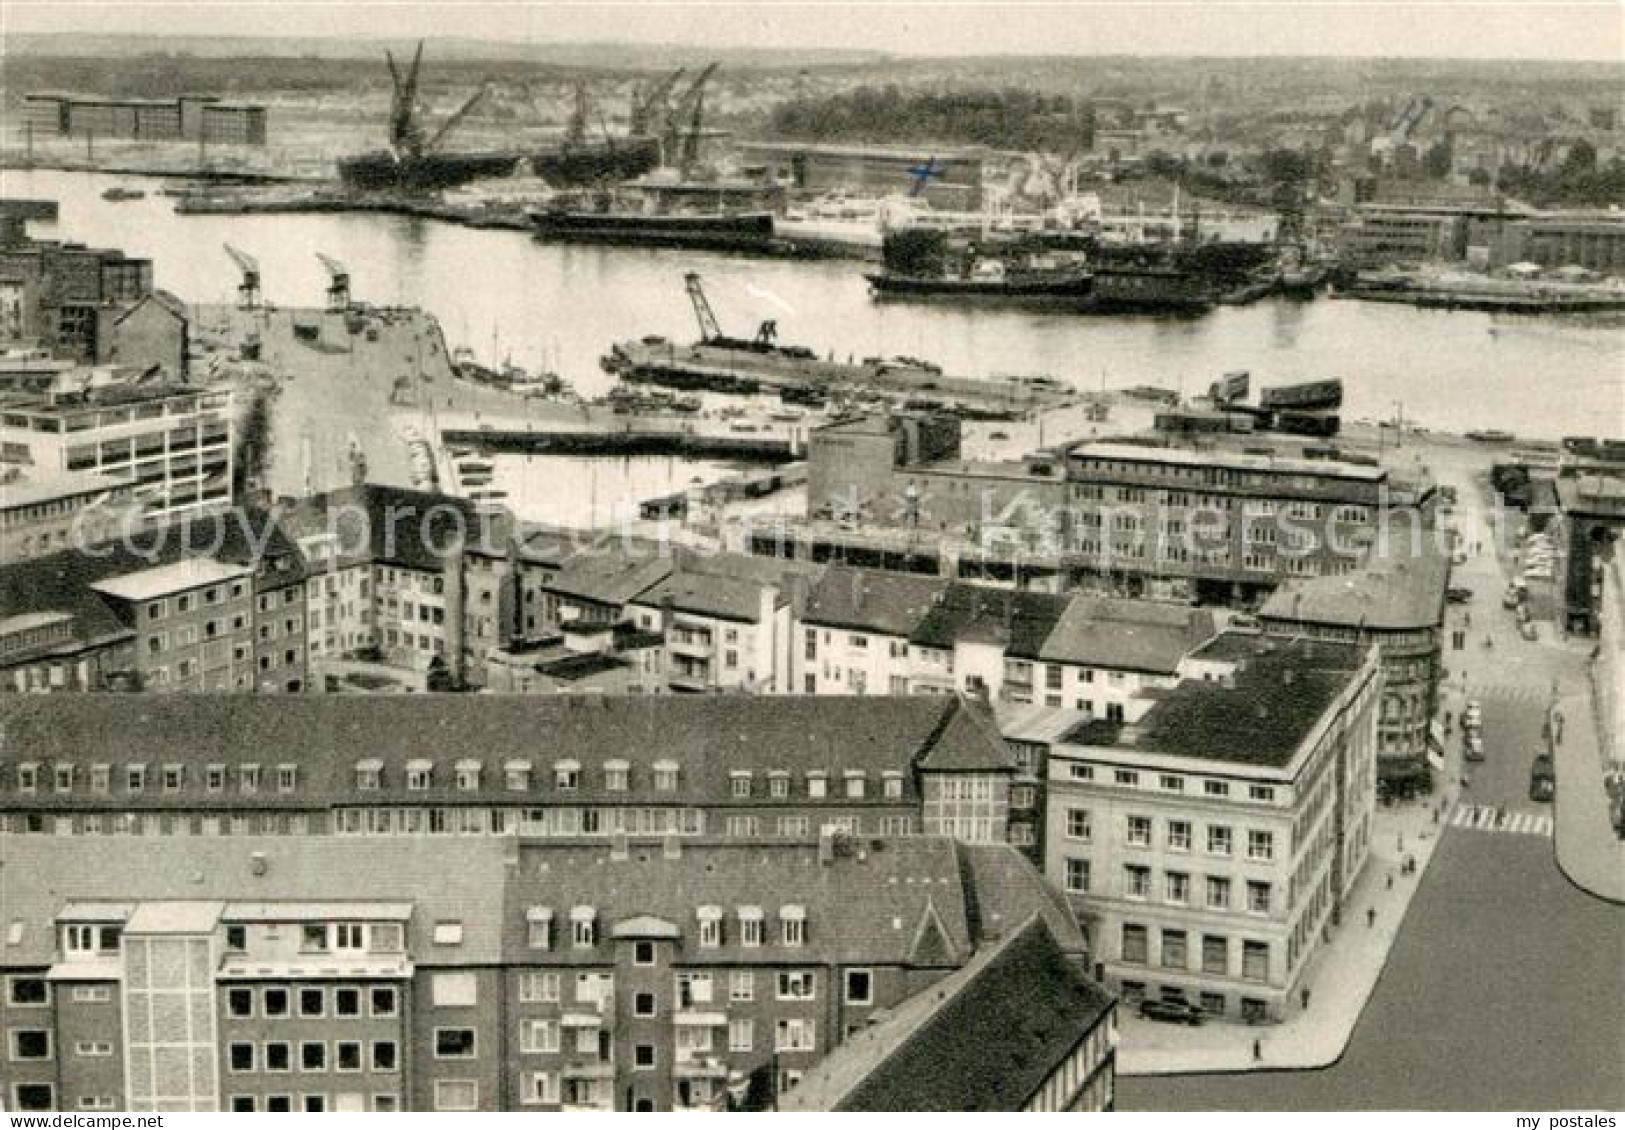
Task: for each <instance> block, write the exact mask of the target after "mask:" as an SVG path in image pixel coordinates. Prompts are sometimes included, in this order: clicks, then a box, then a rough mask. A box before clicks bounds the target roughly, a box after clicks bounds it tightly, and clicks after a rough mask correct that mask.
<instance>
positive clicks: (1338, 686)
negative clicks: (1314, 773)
mask: <svg viewBox="0 0 1625 1130" xmlns="http://www.w3.org/2000/svg"><path fill="white" fill-rule="evenodd" d="M1360 659H1361V651H1360V649H1359V648H1357V647H1355V646H1353V645H1349V644H1342V643H1329V642H1324V641H1319V640H1315V641H1309V640H1293V641H1291V642H1281V641H1269V640H1266V641H1263V642H1262V643H1261V644H1260V645H1259V648H1258V651H1257V654H1256V655H1255V656H1254V657H1253V658H1252V659H1251V660H1249V661H1247V662H1246V663H1244V664H1243V665H1242V667H1241V668H1240V669H1239V670H1238V671H1237V672H1236V673H1235V675H1234V677H1233V678H1230V679H1226V680H1205V679H1187V680H1185V681H1184V682H1182V683H1180V684H1179V685H1178V686H1176V687H1172V688H1170V689H1167V690H1164V691H1163V692H1162V693H1161V695H1160V696H1159V698H1158V701H1157V702H1156V704H1155V705H1153V706H1152V707H1151V709H1150V710H1148V711H1147V712H1146V714H1145V716H1144V717H1142V718H1141V719H1140V720H1139V721H1138V722H1135V723H1122V722H1113V721H1106V720H1095V721H1090V722H1084V723H1082V724H1080V725H1079V726H1077V727H1075V728H1074V729H1073V730H1071V731H1069V732H1068V733H1067V734H1066V735H1065V737H1064V738H1063V739H1062V740H1063V741H1064V742H1065V743H1066V744H1068V745H1085V746H1098V747H1108V748H1115V749H1121V750H1135V751H1142V752H1145V753H1148V754H1166V755H1169V756H1173V757H1184V758H1193V759H1197V760H1203V761H1227V762H1233V763H1236V764H1241V765H1256V766H1261V767H1264V768H1270V769H1284V768H1286V767H1287V766H1288V765H1289V764H1290V763H1291V761H1292V758H1293V756H1294V755H1295V754H1296V753H1297V751H1298V747H1299V746H1300V745H1301V744H1302V743H1303V740H1304V739H1305V738H1306V737H1307V736H1308V735H1309V734H1310V732H1311V731H1312V730H1313V729H1314V728H1315V726H1316V724H1318V723H1319V721H1320V719H1321V717H1322V716H1323V715H1324V714H1325V713H1326V711H1327V709H1328V708H1329V707H1330V706H1331V704H1332V703H1333V702H1334V701H1335V700H1336V698H1337V696H1338V695H1339V694H1340V693H1342V691H1343V689H1344V687H1346V686H1347V685H1348V683H1349V680H1350V678H1351V677H1352V674H1353V672H1354V671H1356V670H1357V669H1358V668H1359V666H1360Z"/></svg>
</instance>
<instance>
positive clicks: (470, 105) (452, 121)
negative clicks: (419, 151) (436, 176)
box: [423, 83, 491, 150]
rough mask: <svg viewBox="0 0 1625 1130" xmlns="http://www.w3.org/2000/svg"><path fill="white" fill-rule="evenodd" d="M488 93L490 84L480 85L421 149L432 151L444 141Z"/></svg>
mask: <svg viewBox="0 0 1625 1130" xmlns="http://www.w3.org/2000/svg"><path fill="white" fill-rule="evenodd" d="M490 92H491V84H490V83H485V84H483V85H481V86H480V88H479V89H478V90H476V91H475V92H474V93H473V94H472V95H471V96H470V97H469V99H468V101H467V102H464V103H463V104H462V105H461V106H459V107H457V109H456V110H455V111H454V112H453V113H452V115H451V117H449V118H447V119H446V120H445V122H444V123H443V124H442V125H441V126H440V128H439V129H437V130H435V132H434V136H433V137H431V138H429V140H428V141H427V142H426V143H425V144H424V146H423V148H424V149H425V150H430V149H433V148H434V147H435V146H437V145H439V144H440V143H441V142H442V141H443V140H445V138H446V135H447V134H449V133H451V131H452V130H453V129H455V128H457V124H458V123H459V122H461V121H462V120H463V119H464V118H466V117H468V115H469V114H471V113H473V112H474V107H476V106H478V105H479V104H480V103H481V102H482V101H483V100H484V99H485V96H486V95H487V94H489V93H490Z"/></svg>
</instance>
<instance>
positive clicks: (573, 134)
mask: <svg viewBox="0 0 1625 1130" xmlns="http://www.w3.org/2000/svg"><path fill="white" fill-rule="evenodd" d="M586 141H587V83H586V80H584V79H577V80H576V83H575V105H574V106H572V107H571V109H570V122H569V124H568V125H566V126H565V127H564V147H565V148H566V149H577V148H580V147H581V146H582V145H585V144H586Z"/></svg>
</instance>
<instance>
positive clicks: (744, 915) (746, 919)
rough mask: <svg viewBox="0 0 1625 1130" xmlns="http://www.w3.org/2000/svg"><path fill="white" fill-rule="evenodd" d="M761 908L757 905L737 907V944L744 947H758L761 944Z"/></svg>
mask: <svg viewBox="0 0 1625 1130" xmlns="http://www.w3.org/2000/svg"><path fill="white" fill-rule="evenodd" d="M762 923H763V918H762V908H761V907H759V906H742V907H740V908H739V944H740V945H742V946H744V947H745V948H746V949H758V948H760V946H761V944H762Z"/></svg>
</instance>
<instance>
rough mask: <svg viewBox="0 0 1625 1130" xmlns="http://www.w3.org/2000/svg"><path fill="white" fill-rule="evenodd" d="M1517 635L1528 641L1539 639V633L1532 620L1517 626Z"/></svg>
mask: <svg viewBox="0 0 1625 1130" xmlns="http://www.w3.org/2000/svg"><path fill="white" fill-rule="evenodd" d="M1518 634H1519V635H1520V636H1522V637H1523V638H1524V639H1526V640H1530V641H1533V640H1538V639H1540V632H1539V631H1538V630H1536V628H1535V622H1534V621H1533V620H1525V621H1524V622H1523V623H1521V624H1519V625H1518Z"/></svg>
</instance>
